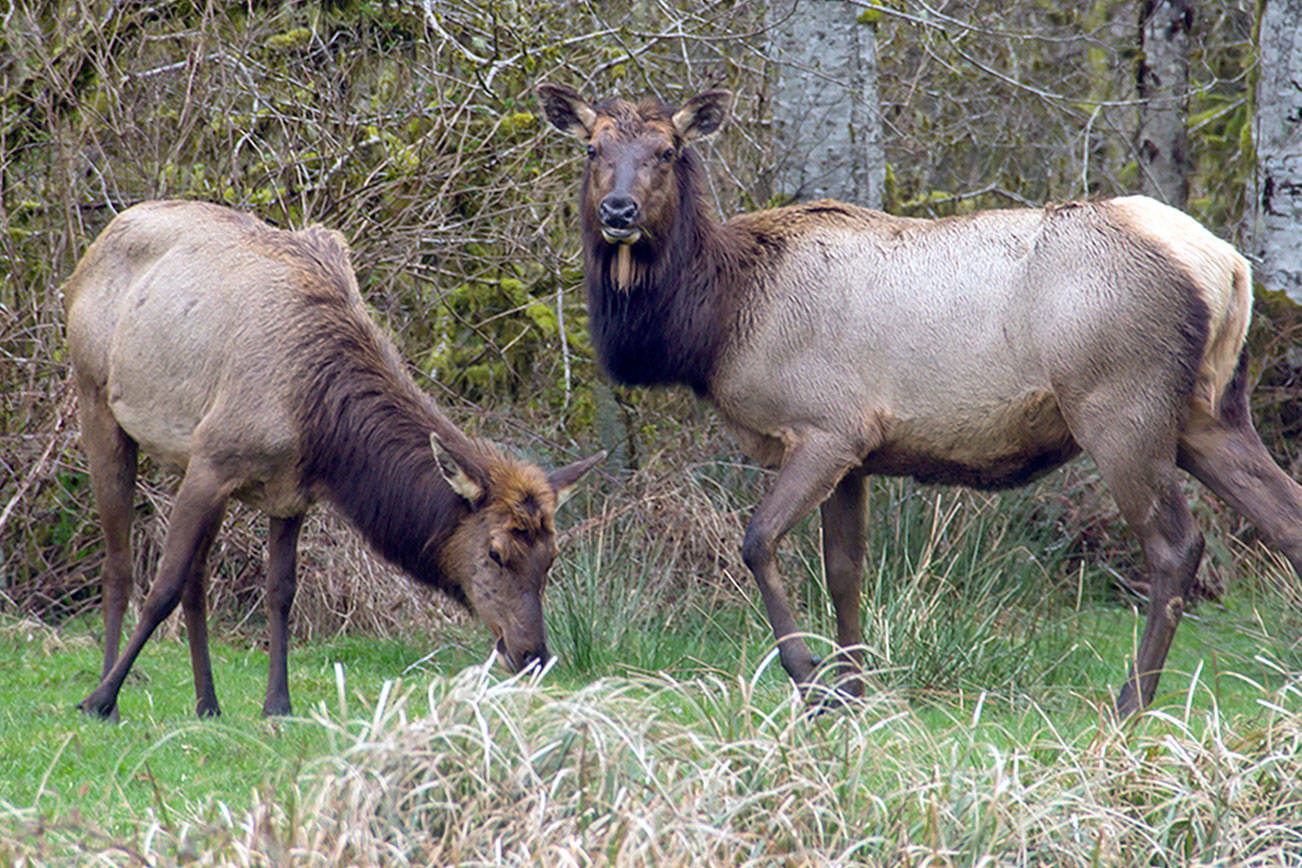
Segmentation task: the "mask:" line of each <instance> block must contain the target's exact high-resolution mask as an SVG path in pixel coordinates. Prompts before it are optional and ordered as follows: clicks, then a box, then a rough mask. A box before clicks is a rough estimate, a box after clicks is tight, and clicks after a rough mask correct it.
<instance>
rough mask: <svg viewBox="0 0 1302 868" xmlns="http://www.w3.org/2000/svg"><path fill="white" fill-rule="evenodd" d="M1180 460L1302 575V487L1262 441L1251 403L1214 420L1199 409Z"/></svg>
mask: <svg viewBox="0 0 1302 868" xmlns="http://www.w3.org/2000/svg"><path fill="white" fill-rule="evenodd" d="M1178 460H1179V464H1180V466H1181V467H1182V468H1184V469H1185V470H1187V471H1189V473H1191V474H1192V475H1193V476H1194V477H1195V478H1196V479H1197V480H1198V481H1200V482H1201V483H1203V484H1204V485H1206V486H1207V487H1208V488H1209V489H1211V490H1212V492H1213V493H1215V494H1216V495H1217V496H1218V497H1220V498H1221V499H1222V500H1224V501H1225V502H1226V503H1228V504H1229V505H1230V506H1231V507H1232V508H1233V509H1234V510H1235V511H1236V512H1238V513H1239V514H1240V515H1242V516H1243V517H1244V518H1246V519H1247V520H1248V521H1250V522H1252V524H1253V525H1255V526H1256V527H1257V529H1258V530H1259V531H1260V532H1261V534H1262V536H1263V537H1264V538H1265V540H1266V542H1267V543H1268V544H1269V545H1270V546H1272V547H1273V548H1275V549H1277V550H1278V551H1280V552H1281V553H1282V554H1283V555H1284V557H1286V558H1288V561H1289V563H1290V564H1292V566H1293V570H1294V572H1295V573H1297V575H1298V576H1299V577H1302V486H1300V485H1298V484H1297V483H1296V482H1294V481H1293V480H1292V479H1291V478H1289V476H1288V474H1286V473H1285V472H1284V471H1283V470H1282V469H1280V467H1279V465H1278V464H1276V463H1275V460H1274V459H1273V458H1271V456H1270V452H1268V451H1267V449H1266V447H1265V445H1264V444H1263V443H1262V442H1261V438H1260V437H1259V436H1258V435H1257V432H1256V430H1255V429H1254V428H1253V427H1252V422H1251V420H1250V419H1249V418H1248V416H1247V409H1246V406H1245V407H1244V408H1243V412H1242V413H1241V414H1238V413H1232V412H1231V413H1227V414H1222V416H1221V417H1220V418H1217V419H1210V418H1208V417H1207V416H1206V415H1202V414H1195V416H1194V418H1193V419H1192V420H1191V422H1190V424H1189V426H1188V429H1187V430H1186V431H1185V432H1184V434H1183V435H1182V437H1181V440H1180V451H1179V456H1178Z"/></svg>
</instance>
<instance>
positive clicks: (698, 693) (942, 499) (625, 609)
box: [0, 483, 1302, 865]
mask: <svg viewBox="0 0 1302 868" xmlns="http://www.w3.org/2000/svg"><path fill="white" fill-rule="evenodd" d="M719 492H720V493H719V495H718V496H720V497H725V498H728V497H733V496H734V495H732V494H730V493H728V492H729V489H727V488H726V487H720V489H719ZM873 497H874V523H873V539H872V541H871V543H870V546H871V551H870V556H869V562H868V565H867V568H866V582H865V584H866V591H865V595H864V602H863V607H864V609H863V611H864V616H865V625H866V627H867V631H866V639H865V641H866V647H865V653H866V656H867V659H868V660H869V661H870V663H871V665H872V668H873V672H872V676H871V688H870V691H869V697H868V699H867V701H865V702H864V703H863V704H862V705H860V706H856V707H850V708H846V709H842V710H839V711H835V712H830V713H824V714H809V713H808V712H807V711H806V710H805V709H804V708H803V707H802V705H801V704H800V702H799V701H798V698H797V697H796V696H795V694H794V691H793V689H792V688H791V685H790V684H789V682H788V680H787V678H786V676H785V674H784V673H783V672H782V671H781V668H780V666H779V665H778V664H777V662H776V660H775V655H774V654H773V650H772V640H771V637H770V635H769V631H768V627H767V624H766V622H765V621H764V618H763V615H762V613H761V611H760V610H759V607H758V605H757V603H756V601H755V599H754V597H755V595H754V594H752V593H750V591H751V589H750V588H749V587H742V588H723V589H722V590H716V591H714V592H703V591H702V588H707V589H708V588H709V584H708V583H707V581H705V579H704V578H703V579H702V580H701V581H700V584H699V586H695V587H692V586H688V587H684V586H682V582H684V581H690V579H688V580H684V579H682V578H681V576H682V572H683V571H682V570H681V569H680V567H681V566H682V565H681V564H679V563H678V562H677V561H676V559H677V558H678V557H679V554H678V551H679V550H678V549H675V548H674V547H673V546H671V545H669V544H668V543H667V542H664V541H663V539H662V538H657V537H651V538H648V537H647V536H646V535H645V534H639V533H637V528H636V527H635V526H633V525H632V524H631V523H630V524H628V525H620V524H619V523H618V522H615V523H612V524H608V525H604V526H603V527H605V528H606V529H605V530H603V531H601V533H599V534H597V535H596V536H595V538H585V539H582V540H580V541H579V542H578V543H576V544H575V545H572V546H571V547H570V548H569V549H567V552H566V556H565V557H564V558H563V559H562V561H561V562H560V563H558V564H557V567H556V568H555V570H554V575H553V582H552V584H551V587H550V588H549V592H548V597H547V601H546V607H547V617H548V628H549V636H550V641H551V645H552V648H553V650H554V651H555V652H556V653H557V655H558V657H559V660H558V662H557V663H556V664H555V665H554V666H553V667H552V668H551V669H550V670H549V671H548V672H547V673H546V674H545V675H544V676H543V677H542V678H540V679H539V678H532V679H520V678H509V677H507V675H506V674H505V673H504V672H503V671H502V670H501V669H500V668H497V669H493V670H491V671H490V670H485V669H484V668H483V666H482V665H480V663H481V662H482V661H483V660H484V659H485V657H486V656H487V654H488V650H489V647H490V642H489V640H488V637H487V635H486V633H485V632H484V631H483V630H482V629H481V628H480V627H479V626H478V625H477V624H474V623H466V624H458V625H448V627H447V629H446V630H443V631H440V632H439V633H438V634H437V635H421V636H408V637H399V638H388V639H376V638H366V637H348V638H338V639H334V640H329V641H317V642H312V643H308V644H301V645H297V646H296V647H293V648H292V649H291V654H290V684H291V693H292V696H293V700H294V705H295V710H296V711H297V712H298V716H296V717H294V718H287V719H280V720H273V721H267V720H263V719H262V718H261V717H260V716H259V713H260V708H261V703H262V695H263V690H264V688H265V681H266V656H265V653H264V652H263V651H262V650H261V649H260V648H259V647H257V645H256V644H255V643H253V642H251V641H250V640H247V639H244V640H238V641H236V640H231V639H230V638H229V637H224V636H223V634H222V631H221V629H220V627H218V628H216V629H214V635H215V636H217V637H218V640H217V641H215V643H214V647H213V663H214V675H215V678H216V684H217V690H218V696H219V698H220V700H221V702H222V708H223V710H224V716H223V717H222V718H221V719H219V720H203V721H200V720H196V719H195V718H194V717H193V703H194V699H193V688H192V684H191V678H190V672H189V658H188V654H187V653H186V650H185V647H184V642H183V641H180V640H177V639H167V638H157V639H155V640H154V641H152V642H151V643H150V644H149V645H148V646H147V647H146V649H145V651H144V653H143V654H142V656H141V658H140V660H139V661H138V663H137V665H136V667H135V669H134V670H133V674H132V676H131V677H130V678H129V680H128V682H127V683H126V685H125V686H124V688H123V691H122V693H121V695H120V699H119V708H120V711H121V714H122V722H121V723H120V724H119V725H116V726H115V725H110V724H105V723H102V722H99V721H93V720H88V719H86V718H84V717H82V716H81V715H80V714H79V713H77V712H76V711H75V710H74V707H75V705H76V703H77V702H78V701H80V700H81V699H82V698H83V697H84V696H85V695H86V694H87V693H88V692H89V691H90V690H91V689H92V687H93V686H94V683H95V681H96V677H97V674H98V666H99V663H98V661H99V654H100V650H99V638H98V631H99V625H98V622H97V619H91V618H82V619H78V620H73V621H70V622H67V623H65V624H64V625H62V626H60V627H59V628H57V629H55V628H51V627H48V626H45V625H42V624H39V623H34V622H30V621H19V620H14V619H12V618H9V619H7V620H4V621H0V654H2V655H3V657H4V659H5V660H6V663H7V665H6V666H5V667H2V668H0V696H4V697H5V704H4V706H3V708H2V709H0V813H3V815H4V816H3V817H0V863H4V862H8V861H12V860H16V859H20V858H21V859H28V860H34V861H36V862H60V861H71V862H101V863H107V864H125V863H127V862H130V861H132V859H133V858H134V857H133V856H131V855H130V854H131V853H135V854H137V855H141V857H142V858H146V859H147V860H148V861H162V862H172V861H180V860H184V859H190V858H191V857H193V858H195V859H197V860H199V861H201V862H202V861H205V860H207V861H211V862H213V863H215V864H228V863H236V864H240V863H247V864H266V863H268V862H280V861H283V860H284V859H285V858H289V857H288V856H286V854H288V853H293V852H297V853H298V854H299V855H300V856H301V857H302V858H301V860H300V859H299V856H294V858H293V859H291V860H290V861H296V860H297V861H307V862H311V861H314V860H316V861H322V862H326V863H335V862H338V861H354V862H360V863H364V864H369V863H373V862H379V861H383V862H394V863H396V864H400V863H403V862H404V861H408V860H409V861H411V862H414V863H423V862H437V863H444V864H447V863H458V862H461V861H469V862H471V863H487V862H498V861H503V860H504V861H506V862H509V863H513V864H540V863H552V862H557V861H560V860H562V859H571V860H573V859H575V858H578V857H577V856H576V855H575V854H577V853H582V854H585V855H584V857H583V859H589V860H592V861H598V862H599V861H602V860H603V859H604V860H605V861H608V862H612V863H615V864H639V865H640V864H646V865H650V864H683V863H688V864H700V863H708V864H720V865H723V864H744V863H748V862H749V863H754V864H768V863H769V862H771V861H781V860H782V859H790V860H791V861H793V862H795V863H797V864H805V863H809V864H841V863H847V864H848V863H853V862H856V861H859V860H866V861H869V862H875V861H889V862H897V861H906V862H916V861H925V860H926V859H928V858H932V857H933V856H934V857H937V858H942V861H949V862H952V863H954V864H969V863H970V864H976V863H978V862H980V861H981V859H982V858H983V857H993V858H994V859H995V860H996V861H1000V862H1024V861H1047V862H1051V863H1056V864H1097V863H1102V864H1115V863H1117V862H1129V861H1148V858H1147V857H1142V858H1141V857H1131V856H1128V855H1127V854H1129V853H1132V852H1135V853H1144V854H1149V853H1152V852H1154V850H1153V848H1154V847H1157V848H1159V851H1160V853H1161V855H1160V857H1153V858H1152V860H1151V861H1153V862H1156V863H1157V864H1182V863H1184V862H1187V861H1198V860H1200V859H1201V860H1204V861H1212V862H1216V861H1227V860H1228V861H1235V860H1239V859H1241V858H1242V857H1244V856H1245V854H1250V853H1252V852H1254V848H1256V849H1257V850H1260V851H1261V852H1264V853H1268V854H1275V856H1280V854H1284V856H1286V857H1288V858H1284V859H1283V861H1289V859H1292V860H1293V861H1297V860H1299V859H1302V844H1299V841H1302V820H1297V821H1293V820H1289V819H1288V817H1290V816H1293V815H1294V814H1295V815H1296V816H1297V817H1302V792H1299V789H1300V788H1302V782H1300V781H1299V780H1297V779H1296V778H1298V775H1297V774H1295V772H1296V770H1297V769H1299V768H1302V759H1300V757H1302V700H1300V699H1299V688H1298V685H1299V672H1300V671H1302V648H1300V643H1299V631H1298V624H1299V623H1302V619H1300V618H1299V614H1300V613H1299V611H1298V610H1297V606H1296V601H1297V599H1298V596H1297V595H1296V594H1289V593H1280V591H1279V588H1280V587H1284V586H1285V585H1286V584H1287V583H1288V582H1292V581H1293V580H1292V579H1291V578H1289V577H1285V576H1284V575H1283V574H1282V573H1281V572H1280V571H1279V569H1278V566H1277V565H1276V564H1275V563H1274V562H1273V561H1272V560H1271V559H1270V558H1268V557H1267V556H1265V555H1263V554H1261V553H1260V552H1257V551H1256V550H1254V549H1250V548H1245V549H1244V550H1243V552H1242V553H1241V563H1240V575H1239V576H1238V577H1237V578H1238V581H1237V582H1236V583H1235V584H1234V586H1233V588H1232V592H1231V593H1230V594H1229V595H1228V597H1227V598H1226V599H1225V600H1223V601H1221V602H1219V603H1215V604H1212V603H1203V604H1201V605H1200V606H1198V607H1197V609H1195V610H1194V611H1193V612H1192V613H1191V614H1190V615H1189V616H1187V618H1186V620H1185V623H1184V624H1183V625H1182V627H1181V629H1180V631H1179V633H1178V634H1177V637H1176V641H1175V645H1174V648H1173V651H1172V654H1171V656H1170V658H1169V660H1168V664H1167V670H1166V674H1165V675H1164V677H1163V680H1162V684H1161V687H1160V690H1159V695H1158V698H1157V700H1156V702H1155V703H1154V706H1153V709H1152V710H1151V711H1150V712H1149V713H1148V714H1146V715H1144V716H1142V717H1140V718H1137V719H1133V720H1131V721H1127V722H1124V723H1123V724H1121V725H1118V724H1116V723H1115V722H1113V721H1112V720H1111V719H1110V716H1109V715H1108V713H1107V709H1108V708H1109V707H1110V702H1111V697H1112V694H1113V691H1114V690H1115V689H1116V688H1117V686H1118V684H1119V682H1120V681H1121V678H1122V675H1123V672H1124V670H1125V662H1126V660H1127V659H1128V657H1129V655H1130V654H1131V653H1132V650H1133V647H1134V644H1135V642H1136V641H1137V639H1138V634H1139V631H1140V629H1141V628H1142V620H1141V618H1140V615H1139V613H1138V611H1137V610H1136V609H1135V608H1134V606H1133V605H1132V604H1131V603H1130V602H1128V601H1127V599H1126V598H1125V597H1124V596H1123V595H1121V594H1119V593H1118V592H1117V591H1116V590H1115V588H1112V587H1111V580H1110V577H1109V574H1108V573H1107V572H1106V565H1103V564H1101V563H1096V560H1097V559H1089V560H1084V561H1076V560H1072V559H1071V558H1069V557H1068V555H1067V554H1066V553H1065V552H1064V551H1062V550H1060V548H1059V547H1060V543H1059V542H1058V541H1057V539H1056V536H1055V534H1054V533H1053V528H1054V527H1055V523H1056V521H1057V519H1056V517H1055V516H1054V515H1053V513H1052V511H1047V512H1046V509H1047V508H1046V507H1045V505H1044V502H1043V501H1042V500H1041V499H1039V498H1037V497H1036V496H1035V495H1034V494H1033V493H1031V494H1026V493H1014V494H1009V495H1001V496H998V497H991V498H987V497H982V496H977V495H971V494H958V493H949V492H934V491H927V490H924V489H916V488H911V487H908V486H903V485H900V484H896V483H886V484H883V485H882V486H880V487H877V488H875V489H874V492H873ZM722 506H724V507H727V506H729V505H728V504H723V505H722ZM1046 528H1048V530H1046ZM818 550H819V541H818V538H817V529H816V527H815V526H813V525H812V524H809V525H806V526H804V527H802V528H800V529H798V530H797V531H796V532H795V533H794V534H793V535H792V538H791V540H790V542H789V543H788V544H787V545H786V546H785V547H784V558H783V563H784V569H785V571H786V572H787V574H788V575H790V576H791V577H792V579H793V588H794V590H795V591H796V599H797V600H799V602H800V604H801V607H802V608H803V609H804V612H805V613H804V615H803V617H802V623H803V624H804V625H805V626H806V628H807V629H808V630H809V631H810V633H811V639H810V641H811V644H813V645H814V646H815V647H816V649H820V648H821V649H823V651H826V650H828V644H827V641H826V639H825V638H823V637H826V636H827V635H828V634H829V633H830V632H831V614H830V612H829V609H828V604H827V601H826V597H825V595H824V594H823V593H822V591H821V589H820V577H819V572H820V568H819V558H818V556H817V552H818ZM671 575H672V576H678V577H679V578H678V579H677V580H676V581H677V582H678V583H677V584H676V583H675V581H670V580H668V579H667V578H666V577H667V576H671ZM715 582H716V588H717V578H716V579H715ZM163 632H164V633H170V634H175V633H176V632H177V631H175V630H174V629H172V630H165V631H163ZM1290 812H1293V813H1292V814H1291V813H1290ZM1073 823H1075V824H1076V826H1075V827H1073V826H1072V824H1073ZM710 829H713V830H715V831H713V832H710V831H708V830H710ZM766 836H767V837H766ZM122 848H126V849H122ZM296 848H297V849H296ZM1135 848H1139V849H1135ZM1263 848H1264V849H1263ZM498 853H504V854H506V856H503V857H501V858H499V856H497V855H495V854H498ZM1289 854H1292V855H1291V856H1290V855H1289ZM1281 858H1283V857H1281ZM583 859H579V863H580V864H582V863H583ZM1277 861H1278V860H1277Z"/></svg>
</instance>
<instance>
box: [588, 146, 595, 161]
mask: <svg viewBox="0 0 1302 868" xmlns="http://www.w3.org/2000/svg"><path fill="white" fill-rule="evenodd" d="M588 159H589V160H595V159H597V146H596V145H588Z"/></svg>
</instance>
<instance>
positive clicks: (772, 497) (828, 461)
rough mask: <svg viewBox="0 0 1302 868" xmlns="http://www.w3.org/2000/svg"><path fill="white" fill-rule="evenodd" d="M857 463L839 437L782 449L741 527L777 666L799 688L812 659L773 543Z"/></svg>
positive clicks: (823, 436) (817, 435)
mask: <svg viewBox="0 0 1302 868" xmlns="http://www.w3.org/2000/svg"><path fill="white" fill-rule="evenodd" d="M858 461H859V456H858V454H857V453H856V451H855V450H854V449H853V448H852V446H851V445H850V444H848V443H847V442H846V440H845V439H844V438H841V437H837V436H834V435H830V434H827V433H824V432H814V433H812V434H807V435H806V436H804V437H802V438H801V439H800V440H799V441H798V442H797V443H796V444H795V445H793V446H790V447H788V449H787V453H786V455H785V456H784V458H783V460H782V466H781V468H780V469H779V470H778V475H777V479H776V480H774V482H773V486H772V487H771V488H770V489H769V490H768V493H767V494H765V495H764V498H763V499H762V500H761V501H760V504H759V507H758V508H756V510H755V514H754V515H753V516H751V520H750V524H748V525H747V526H746V538H745V540H744V541H743V543H742V550H741V553H742V559H743V560H744V561H745V562H746V566H747V567H749V568H750V571H751V573H752V574H754V576H755V582H756V584H758V585H759V591H760V597H761V598H762V599H763V600H764V610H765V612H766V613H767V614H768V619H769V624H770V625H771V626H772V628H773V638H774V639H776V640H777V643H778V654H779V658H780V659H781V661H782V668H783V669H785V670H786V671H787V674H788V675H790V676H791V679H792V680H793V681H795V682H796V684H798V685H800V686H801V687H802V688H804V687H807V686H808V685H809V684H810V683H811V682H812V680H813V673H814V669H815V667H816V666H817V660H816V659H815V657H814V655H813V654H812V653H810V650H809V646H808V645H806V644H805V640H804V639H802V638H800V636H798V635H797V633H798V628H797V626H796V618H795V615H794V614H793V613H792V611H791V603H790V602H789V601H788V600H787V595H786V592H785V591H784V590H783V588H782V579H781V576H780V575H779V574H778V569H777V548H778V543H779V542H780V541H781V540H782V537H784V536H785V535H786V534H787V532H788V531H789V530H791V528H792V527H793V526H795V524H796V522H798V521H800V519H802V518H804V517H805V516H806V515H808V514H809V513H810V512H812V511H813V509H814V507H816V506H818V505H819V504H820V503H822V502H823V501H824V500H825V499H826V498H827V496H828V494H830V493H831V491H832V490H833V488H835V487H836V485H837V483H838V482H840V480H841V477H842V476H844V475H845V472H846V470H848V469H849V468H850V467H851V466H853V465H855V464H857V463H858Z"/></svg>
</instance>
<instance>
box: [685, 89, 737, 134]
mask: <svg viewBox="0 0 1302 868" xmlns="http://www.w3.org/2000/svg"><path fill="white" fill-rule="evenodd" d="M731 107H732V91H730V90H707V91H706V92H705V93H698V94H697V95H696V96H694V97H692V98H691V99H689V100H688V101H687V104H686V105H685V106H683V107H682V108H680V109H679V110H678V111H676V112H674V116H673V123H674V129H676V130H678V135H680V136H682V137H683V139H684V140H690V139H699V138H701V137H703V136H708V135H710V134H711V133H713V132H715V131H716V130H718V129H719V127H721V126H723V122H724V121H725V120H727V118H728V109H730V108H731Z"/></svg>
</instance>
